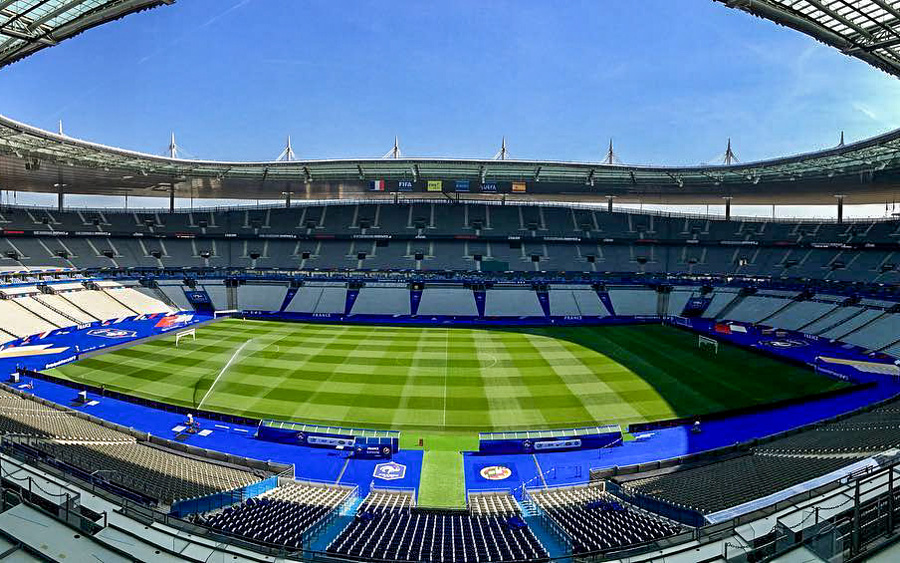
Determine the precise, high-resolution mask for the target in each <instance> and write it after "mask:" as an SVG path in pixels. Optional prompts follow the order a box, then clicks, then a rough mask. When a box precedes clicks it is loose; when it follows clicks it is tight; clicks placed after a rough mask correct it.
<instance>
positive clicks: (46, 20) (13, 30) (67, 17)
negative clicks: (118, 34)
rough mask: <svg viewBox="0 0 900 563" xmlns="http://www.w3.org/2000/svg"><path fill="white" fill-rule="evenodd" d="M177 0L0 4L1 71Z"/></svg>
mask: <svg viewBox="0 0 900 563" xmlns="http://www.w3.org/2000/svg"><path fill="white" fill-rule="evenodd" d="M174 1H175V0H0V67H4V66H6V65H8V64H11V63H14V62H15V61H18V60H19V59H22V58H24V57H27V56H28V55H30V54H32V53H34V52H36V51H39V50H40V49H43V48H44V47H51V46H53V45H56V44H57V43H59V42H60V41H63V40H65V39H68V38H70V37H73V36H75V35H78V34H79V33H81V32H82V31H85V30H87V29H90V28H92V27H95V26H98V25H101V24H103V23H106V22H108V21H112V20H115V19H118V18H121V17H124V16H127V15H128V14H131V13H134V12H138V11H141V10H145V9H148V8H154V7H156V6H159V5H162V4H172V3H173V2H174Z"/></svg>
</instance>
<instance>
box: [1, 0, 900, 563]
mask: <svg viewBox="0 0 900 563" xmlns="http://www.w3.org/2000/svg"><path fill="white" fill-rule="evenodd" d="M174 4H175V2H174V1H172V0H92V1H83V0H75V1H68V0H10V1H0V73H2V72H5V71H6V70H7V69H3V67H8V66H9V65H15V66H19V65H23V66H27V65H29V64H30V63H31V62H32V60H33V59H30V57H33V56H34V57H36V56H40V55H38V53H45V52H49V53H51V54H52V53H54V52H56V51H58V50H63V49H66V48H67V46H68V45H70V44H71V43H69V42H68V41H67V40H68V39H70V38H72V37H76V36H79V35H81V34H82V33H87V34H92V33H99V32H100V31H102V30H105V29H107V28H109V27H113V26H116V25H118V21H119V20H122V19H124V20H126V21H131V20H132V19H133V18H142V17H146V12H147V11H148V10H151V9H152V11H153V12H156V11H165V10H173V9H176V8H175V7H174V6H173V5H174ZM179 4H180V3H179ZM712 4H714V6H715V8H716V9H717V10H720V11H723V12H724V13H726V14H728V15H729V17H732V16H733V17H743V16H745V15H746V14H747V13H749V14H751V15H753V16H756V18H754V22H753V23H754V25H757V26H775V25H778V26H783V27H784V28H786V29H784V30H783V33H787V34H805V35H806V36H810V37H812V38H813V39H815V40H817V41H819V42H821V43H823V44H825V45H827V46H829V47H832V48H834V49H837V50H839V51H840V52H842V53H844V54H846V55H848V56H849V57H853V58H854V59H858V60H860V61H863V62H864V63H866V64H868V65H871V67H874V68H873V69H870V70H871V71H872V72H882V73H886V74H888V75H890V76H893V77H897V78H900V55H898V51H897V49H898V48H900V47H898V46H900V1H894V0H864V1H855V2H849V1H843V0H822V1H813V0H791V1H788V0H755V1H743V2H742V1H737V2H734V1H729V2H725V1H721V2H720V1H716V2H713V3H712ZM94 28H98V29H96V30H95V29H94ZM72 43H75V41H73V42H72ZM58 45H59V46H58ZM45 48H50V49H48V50H47V51H45ZM10 68H12V67H10ZM876 69H877V70H876ZM177 149H178V147H177V144H176V142H175V138H174V135H173V136H172V139H171V146H170V150H169V154H168V155H167V156H159V155H154V154H149V153H145V152H138V151H132V150H126V149H122V148H116V147H114V146H108V145H105V144H99V143H96V142H90V141H85V140H81V139H78V138H75V137H72V136H69V135H67V134H65V133H64V131H63V129H62V127H60V130H59V131H58V132H52V131H48V130H46V129H42V128H38V127H35V126H32V125H30V124H26V123H23V122H20V121H18V120H16V119H14V116H13V117H7V116H0V185H2V187H3V189H4V190H7V191H14V192H17V193H22V194H38V195H40V196H46V197H52V199H53V200H54V202H55V205H53V206H47V205H28V204H18V203H15V202H9V198H7V202H6V203H4V204H2V205H0V372H2V373H0V561H7V560H8V561H63V560H65V561H96V560H101V561H226V560H228V561H247V562H263V561H326V562H339V561H385V562H388V561H391V562H394V561H396V562H419V561H429V562H438V561H440V562H457V561H460V562H480V561H495V562H513V561H517V562H524V561H560V562H562V561H628V562H649V561H667V562H674V563H682V562H685V563H686V562H697V561H709V562H713V561H729V562H731V561H734V562H756V561H779V562H788V561H861V560H866V559H870V558H871V559H872V560H881V561H891V560H895V559H896V558H900V551H898V547H897V544H896V540H897V539H898V538H900V532H898V529H897V524H896V522H897V521H898V520H900V506H898V499H900V489H898V487H900V485H897V484H896V478H895V477H897V476H898V471H900V285H898V283H900V215H898V214H896V213H895V214H885V216H884V217H880V218H851V217H848V216H846V214H845V205H847V206H849V205H851V204H852V205H864V204H878V205H883V204H886V203H887V202H890V201H895V200H896V197H895V194H897V193H898V192H900V130H896V131H892V132H888V133H884V134H881V135H878V136H875V137H871V138H868V139H865V140H862V141H856V142H847V143H845V142H844V140H843V137H842V138H841V143H840V144H839V145H838V146H835V147H833V148H828V149H824V150H819V151H815V152H808V153H803V154H797V155H792V156H786V157H782V158H775V159H766V160H759V161H754V162H747V163H743V162H737V161H736V160H735V159H734V155H733V153H732V150H731V144H730V142H729V144H728V149H727V151H726V155H725V160H724V162H723V163H721V164H705V165H699V166H635V165H630V164H622V163H621V162H618V160H617V159H616V157H615V154H614V150H613V145H612V143H611V142H610V144H609V153H608V157H607V159H606V160H604V161H597V162H570V161H562V160H524V159H514V158H511V157H510V156H509V153H508V150H507V144H506V140H505V138H504V139H503V141H502V143H501V147H500V151H499V152H498V153H497V155H496V157H495V158H486V159H468V158H455V157H447V158H436V157H408V156H404V155H403V154H402V152H401V150H400V145H399V141H398V140H396V139H395V141H394V145H393V147H392V149H391V150H390V151H389V152H388V154H387V155H385V157H384V158H333V159H300V158H297V157H296V155H295V154H294V153H293V149H292V146H291V141H290V139H289V140H288V143H287V146H286V147H285V150H284V152H283V153H282V155H281V157H280V158H279V159H278V160H276V161H271V162H254V161H236V162H230V161H222V160H201V159H194V158H182V157H181V156H180V155H179V153H178V150H177ZM81 196H90V197H111V196H116V197H125V198H126V201H127V198H128V197H133V198H141V197H153V198H156V199H157V200H160V201H165V202H166V203H167V205H164V206H163V207H161V208H140V207H138V208H134V207H132V208H126V207H125V206H122V207H121V208H108V207H107V208H101V207H95V208H82V207H77V206H74V205H70V203H69V202H70V201H71V199H72V198H75V197H81ZM186 199H190V201H191V206H190V207H184V206H179V205H177V202H179V201H183V200H186ZM195 200H197V201H202V200H209V201H212V200H237V201H240V202H243V203H236V204H227V205H224V204H223V205H220V206H212V205H207V206H201V205H197V206H194V201H195ZM254 202H255V203H254ZM643 204H659V205H665V206H674V207H673V209H677V207H678V206H685V205H717V206H722V207H723V213H722V214H721V215H711V214H708V213H707V214H692V213H686V212H682V211H673V210H671V209H669V210H650V209H643V207H635V205H643ZM733 204H734V205H738V204H740V205H763V206H769V205H771V206H773V207H774V206H775V205H798V206H813V205H817V206H821V205H828V206H833V208H834V218H830V219H813V218H783V219H779V218H775V217H761V216H753V217H748V216H738V215H737V214H734V213H732V205H733Z"/></svg>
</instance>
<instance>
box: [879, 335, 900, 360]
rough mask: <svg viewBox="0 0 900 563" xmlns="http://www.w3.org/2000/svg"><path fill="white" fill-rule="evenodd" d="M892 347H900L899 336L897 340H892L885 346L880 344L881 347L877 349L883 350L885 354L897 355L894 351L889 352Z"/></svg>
mask: <svg viewBox="0 0 900 563" xmlns="http://www.w3.org/2000/svg"><path fill="white" fill-rule="evenodd" d="M892 349H900V338H898V339H897V340H894V341H893V342H891V343H890V344H888V345H887V346H882V347H881V348H879V349H878V351H879V352H884V353H885V354H891V355H894V356H896V355H897V354H896V353H891V350H892Z"/></svg>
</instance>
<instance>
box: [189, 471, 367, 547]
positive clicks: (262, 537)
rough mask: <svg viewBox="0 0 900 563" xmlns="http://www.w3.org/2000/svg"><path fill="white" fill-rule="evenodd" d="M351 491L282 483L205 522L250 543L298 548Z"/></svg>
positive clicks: (322, 486)
mask: <svg viewBox="0 0 900 563" xmlns="http://www.w3.org/2000/svg"><path fill="white" fill-rule="evenodd" d="M351 492H352V489H351V488H347V487H336V486H335V487H332V486H324V485H319V486H315V485H308V484H302V483H294V482H285V483H282V484H281V485H279V486H278V487H276V488H275V489H272V490H271V491H267V492H266V493H264V494H262V495H260V496H259V497H255V498H251V499H249V500H247V501H245V502H243V503H241V504H240V505H238V506H235V507H228V508H225V509H224V510H222V511H220V512H216V513H215V514H212V515H209V516H208V517H207V522H206V523H207V524H208V525H209V526H211V527H212V528H214V529H216V530H221V531H224V532H228V533H230V534H235V535H239V536H243V537H245V538H248V539H250V540H253V541H257V542H263V543H270V544H278V545H285V546H288V547H292V548H295V547H300V546H302V545H303V537H304V534H305V533H306V532H307V530H309V529H310V528H311V527H313V526H314V525H315V524H316V523H318V522H319V521H320V520H322V519H323V518H325V517H326V516H327V515H328V514H330V513H331V512H332V511H334V509H335V508H337V507H338V506H339V505H340V504H341V503H342V502H344V501H345V500H346V499H347V497H348V496H349V495H350V493H351Z"/></svg>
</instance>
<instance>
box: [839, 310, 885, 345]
mask: <svg viewBox="0 0 900 563" xmlns="http://www.w3.org/2000/svg"><path fill="white" fill-rule="evenodd" d="M889 316H890V313H888V312H887V311H885V312H884V313H882V314H880V315H878V316H877V317H874V318H872V319H871V320H869V322H867V323H863V324H861V325H860V326H858V327H856V328H854V329H853V330H851V331H849V332H846V333H844V334H841V335H840V336H838V337H837V338H835V340H840V341H843V340H844V339H845V338H847V337H848V336H850V335H851V334H854V333H856V332H859V331H861V330H863V329H865V328H866V327H867V326H869V325H871V324H873V323H875V322H877V321H880V320H881V319H884V318H886V317H889Z"/></svg>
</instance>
